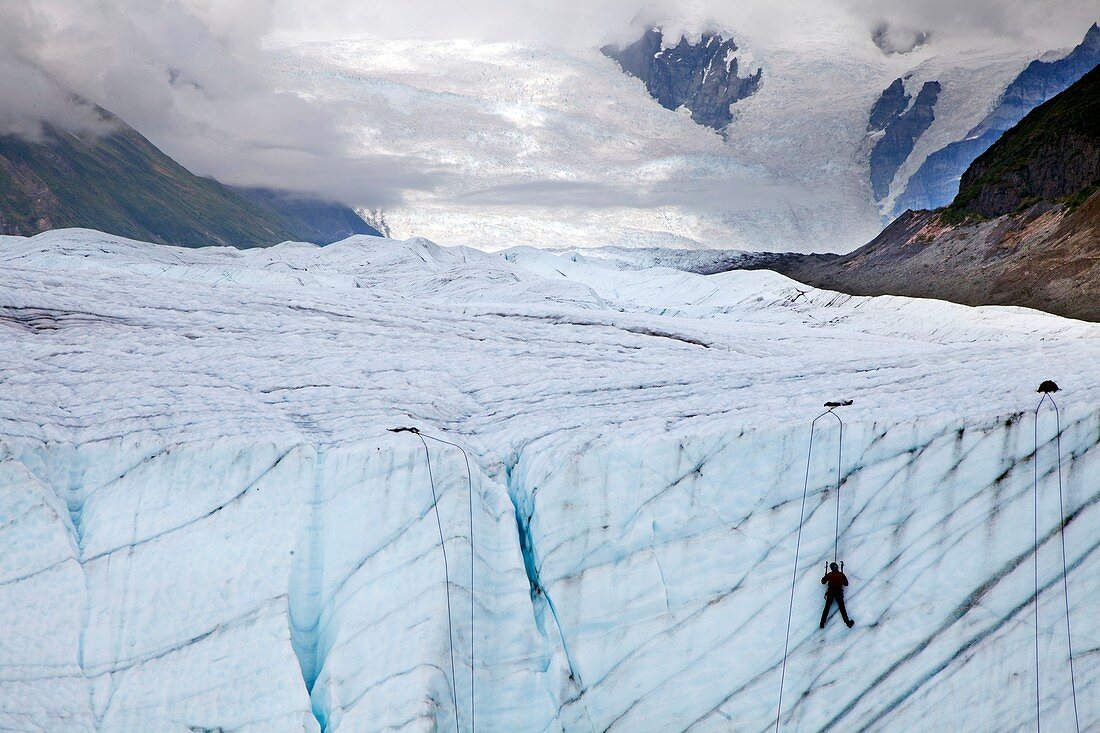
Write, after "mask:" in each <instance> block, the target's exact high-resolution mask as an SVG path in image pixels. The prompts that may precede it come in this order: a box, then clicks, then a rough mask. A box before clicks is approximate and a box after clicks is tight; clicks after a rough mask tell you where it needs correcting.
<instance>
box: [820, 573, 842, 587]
mask: <svg viewBox="0 0 1100 733" xmlns="http://www.w3.org/2000/svg"><path fill="white" fill-rule="evenodd" d="M821 584H822V585H825V584H828V585H829V590H831V591H843V590H844V586H846V585H848V578H846V577H845V576H844V573H842V572H840V571H839V570H830V571H829V572H827V573H825V577H824V578H822V579H821Z"/></svg>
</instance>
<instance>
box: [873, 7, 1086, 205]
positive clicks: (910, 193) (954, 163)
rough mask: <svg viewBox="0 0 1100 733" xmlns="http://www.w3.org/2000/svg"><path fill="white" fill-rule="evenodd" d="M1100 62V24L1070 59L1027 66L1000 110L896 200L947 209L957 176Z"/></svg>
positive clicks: (930, 160)
mask: <svg viewBox="0 0 1100 733" xmlns="http://www.w3.org/2000/svg"><path fill="white" fill-rule="evenodd" d="M1097 64H1100V26H1097V25H1096V24H1093V26H1092V27H1091V28H1090V29H1089V31H1088V33H1086V34H1085V37H1084V39H1083V40H1082V41H1081V43H1080V44H1078V45H1077V46H1076V47H1075V48H1074V49H1073V50H1072V51H1071V52H1070V53H1069V54H1068V55H1066V56H1065V57H1063V58H1061V59H1057V60H1054V61H1043V60H1036V61H1032V62H1031V63H1030V64H1028V66H1027V68H1025V69H1024V70H1023V71H1022V72H1020V74H1019V76H1017V77H1016V78H1015V79H1014V80H1013V81H1012V83H1011V84H1009V85H1008V87H1007V88H1006V89H1005V91H1004V93H1003V94H1002V95H1001V97H1000V99H999V100H998V102H997V104H996V106H995V107H994V108H993V109H992V110H991V111H990V112H989V114H988V115H986V116H985V118H984V119H983V120H982V121H981V122H980V123H979V124H978V125H977V126H975V127H974V128H973V129H971V130H970V131H969V132H968V133H967V134H966V136H965V137H964V138H963V139H961V140H957V141H955V142H952V143H950V144H949V145H947V146H945V147H943V148H941V149H939V150H936V151H935V152H933V153H931V154H930V155H928V157H927V158H925V160H924V162H923V163H921V165H920V167H919V168H917V170H916V172H914V173H913V174H912V176H910V177H909V179H908V181H907V182H906V183H905V184H904V190H903V191H902V193H901V194H900V195H899V196H898V197H897V199H896V200H895V202H894V207H893V210H894V212H895V213H896V214H900V213H902V212H904V211H905V210H906V209H913V210H918V209H932V208H938V207H940V206H945V205H947V204H948V203H950V201H951V200H952V198H954V196H955V194H956V193H957V192H958V190H959V178H960V177H961V175H962V173H963V172H964V171H965V170H966V169H967V167H968V166H969V165H970V163H971V162H973V161H974V159H975V158H977V157H978V156H979V155H981V154H982V153H983V152H984V151H985V150H987V149H988V148H989V146H990V145H992V144H993V143H994V142H996V141H997V139H998V138H1000V136H1001V135H1002V134H1004V132H1005V131H1006V130H1008V129H1010V128H1011V127H1012V126H1013V125H1015V124H1016V123H1017V122H1019V121H1020V120H1021V119H1023V117H1024V116H1025V115H1026V114H1027V113H1028V112H1030V111H1031V110H1032V109H1034V108H1035V107H1037V106H1038V105H1040V104H1042V103H1043V102H1046V101H1047V100H1049V99H1051V98H1052V97H1054V96H1056V95H1057V94H1059V93H1060V92H1062V91H1063V90H1065V89H1067V88H1068V87H1069V86H1070V85H1071V84H1073V83H1074V82H1076V81H1077V80H1078V79H1080V78H1081V77H1082V76H1084V75H1085V74H1086V73H1088V72H1089V71H1091V70H1092V69H1093V68H1095V67H1096V65H1097Z"/></svg>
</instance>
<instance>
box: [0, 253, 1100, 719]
mask: <svg viewBox="0 0 1100 733" xmlns="http://www.w3.org/2000/svg"><path fill="white" fill-rule="evenodd" d="M0 270H2V272H3V281H4V283H5V288H4V289H3V290H2V291H0V344H2V348H0V374H2V377H3V387H4V388H3V390H0V548H2V549H3V552H2V553H0V620H2V623H3V626H2V628H3V629H4V631H3V632H0V725H2V726H3V727H4V728H7V729H12V730H21V731H22V730H51V731H90V730H98V731H134V730H182V731H187V730H191V731H203V730H219V729H220V730H235V731H317V730H325V731H375V730H401V731H431V730H453V729H454V728H455V727H456V723H455V719H456V715H455V713H456V711H455V709H454V705H453V704H452V702H451V700H452V695H453V697H455V698H457V701H458V709H457V718H458V727H459V729H461V730H470V729H471V728H474V729H477V730H484V731H490V730H493V731H520V730H522V731H528V730H530V731H554V730H559V731H560V730H567V731H605V730H611V731H667V730H692V731H729V730H747V731H763V730H766V729H768V728H769V727H770V726H772V725H774V715H775V702H776V697H777V694H778V681H779V664H780V662H781V654H782V642H783V632H784V628H785V620H786V616H785V614H786V611H787V601H788V595H787V594H788V592H789V588H790V585H789V584H790V580H791V570H792V563H793V561H794V560H795V558H794V536H795V532H796V529H797V524H798V515H799V509H800V507H799V501H800V498H801V493H802V481H803V476H804V475H805V474H804V472H805V470H806V463H805V460H806V447H807V446H806V439H807V437H808V433H807V428H808V422H809V419H810V418H812V417H813V416H814V415H815V414H817V413H818V412H820V404H821V402H822V401H824V399H828V398H832V397H838V396H847V397H853V398H855V399H856V404H855V405H853V406H852V407H851V408H847V411H846V412H845V413H844V414H845V419H846V420H847V423H848V430H847V432H846V435H845V443H844V457H843V462H842V470H843V483H842V495H841V499H842V502H841V504H840V526H841V530H842V533H841V536H840V554H841V557H842V558H843V559H844V560H845V561H846V571H847V572H848V574H849V576H850V577H851V579H852V581H853V585H852V589H851V591H850V593H849V597H848V599H849V609H850V611H851V613H852V615H853V616H854V617H855V619H856V621H857V624H856V627H855V628H854V629H852V630H851V631H849V630H848V629H845V628H843V627H842V626H840V625H839V624H837V623H835V622H834V623H833V624H831V625H830V626H829V628H828V629H826V630H825V631H819V630H817V628H816V620H817V616H818V614H819V613H820V606H819V604H820V603H821V590H820V585H819V584H818V578H819V577H820V570H821V563H822V561H824V560H825V559H827V558H829V557H830V556H831V552H832V543H833V531H832V530H833V522H834V517H835V515H834V512H835V511H836V506H837V505H836V503H835V502H836V499H837V497H836V496H835V491H834V490H833V489H832V486H833V481H834V479H835V477H834V476H833V474H832V473H831V471H833V470H834V467H835V463H834V461H835V458H836V453H835V450H836V434H835V433H833V432H830V431H828V430H826V431H824V432H822V433H820V434H819V436H818V439H817V443H816V444H815V447H814V453H813V455H812V460H811V462H810V483H809V506H808V512H807V521H806V525H805V531H804V535H803V544H802V552H801V554H800V556H799V562H800V570H799V574H798V582H797V585H796V598H795V606H794V624H793V629H792V635H791V655H790V658H789V661H788V669H787V680H786V690H787V692H786V696H785V700H786V703H785V705H784V710H783V722H784V727H783V730H817V731H827V730H846V731H847V730H857V731H870V730H924V731H931V730H1004V731H1009V730H1026V729H1029V726H1031V725H1032V724H1033V722H1032V721H1033V716H1034V709H1033V703H1032V698H1031V695H1032V694H1033V687H1032V685H1033V681H1034V677H1033V670H1032V665H1033V651H1032V643H1033V630H1032V626H1031V623H1032V621H1031V614H1032V612H1033V610H1034V607H1035V606H1034V604H1035V601H1036V599H1035V598H1034V594H1033V579H1032V565H1031V563H1032V559H1033V555H1032V544H1031V528H1032V498H1031V480H1032V471H1033V470H1034V467H1035V456H1034V454H1033V449H1032V432H1031V424H1030V418H1029V417H1027V416H1026V415H1024V414H1022V412H1023V411H1025V410H1027V409H1029V408H1031V407H1032V406H1033V405H1034V403H1035V402H1036V401H1037V400H1035V399H1034V395H1033V393H1032V390H1033V389H1034V386H1035V385H1036V384H1037V383H1038V381H1039V380H1040V379H1043V378H1048V377H1049V378H1054V379H1055V380H1056V381H1058V382H1059V383H1061V384H1062V386H1063V387H1064V388H1066V391H1065V392H1064V393H1062V394H1061V395H1060V397H1061V402H1062V405H1063V419H1062V426H1063V432H1062V434H1061V447H1062V452H1063V457H1064V463H1063V479H1064V482H1065V489H1066V499H1067V504H1066V512H1067V518H1068V524H1067V535H1066V538H1067V542H1068V561H1069V567H1070V574H1069V584H1070V592H1071V597H1072V600H1073V612H1074V616H1073V622H1074V632H1075V638H1074V641H1075V645H1076V651H1077V658H1076V662H1077V677H1078V680H1077V681H1078V699H1079V702H1080V706H1081V715H1082V723H1083V725H1085V726H1086V728H1087V727H1088V726H1094V725H1095V724H1096V722H1097V721H1098V720H1100V706H1098V703H1097V701H1098V700H1100V695H1098V694H1097V692H1098V689H1100V664H1098V663H1097V659H1098V656H1097V649H1098V646H1100V625H1098V621H1097V617H1096V615H1095V614H1094V613H1092V612H1091V611H1092V608H1091V606H1092V604H1093V599H1095V598H1096V597H1097V594H1098V593H1100V574H1098V573H1097V561H1098V553H1097V546H1098V542H1097V537H1096V531H1095V528H1096V527H1097V522H1098V521H1100V506H1098V502H1100V483H1098V481H1097V478H1098V476H1100V448H1097V445H1098V443H1100V388H1098V387H1097V386H1096V385H1095V380H1094V379H1093V377H1094V376H1095V374H1094V370H1095V363H1096V361H1097V357H1098V356H1100V330H1098V328H1097V327H1096V326H1093V325H1088V324H1083V323H1079V322H1074V321H1068V320H1063V319H1059V318H1055V317H1051V316H1045V315H1042V314H1037V313H1034V312H1028V311H1022V310H1017V309H1009V308H986V309H971V308H965V307H962V306H954V305H949V304H945V303H939V302H936V301H918V300H908V299H902V298H850V297H847V296H841V295H837V294H835V293H829V292H826V291H818V290H812V289H807V288H805V287H802V286H798V285H797V284H796V283H794V282H793V281H790V280H787V279H785V278H782V277H780V276H777V275H774V274H772V273H768V272H732V273H725V274H721V275H714V276H706V277H704V276H699V275H692V274H688V273H682V272H675V271H671V270H663V269H650V270H640V271H616V270H612V269H606V268H603V267H599V266H598V265H596V264H593V263H592V262H586V261H573V259H571V258H567V257H555V256H553V255H549V254H546V253H540V252H536V251H532V250H513V251H510V252H508V253H506V254H505V255H504V256H503V257H500V256H492V255H486V254H483V253H480V252H476V251H472V250H465V249H443V248H439V247H436V246H434V245H432V244H430V243H428V242H426V241H423V240H410V241H408V242H394V241H389V240H378V239H372V238H357V239H352V240H348V241H347V242H344V243H342V244H339V245H335V246H333V247H330V248H325V249H317V248H314V247H310V246H305V245H291V244H288V245H281V246H280V247H277V248H274V249H271V250H263V251H252V252H239V251H235V250H227V249H214V250H197V251H194V250H177V249H171V248H163V247H152V246H149V245H144V244H140V243H133V242H128V241H126V240H119V239H116V238H112V237H107V236H104V235H99V234H97V233H92V232H76V231H70V232H58V233H53V234H50V235H43V236H40V237H37V238H34V239H30V240H23V239H18V238H5V239H3V240H0ZM408 424H415V425H418V426H420V427H421V428H422V429H423V430H424V431H425V432H426V433H430V434H433V435H438V436H441V437H446V438H448V439H450V440H453V441H454V442H456V443H459V444H460V445H462V446H464V447H465V448H466V450H467V451H468V452H469V454H470V457H471V461H472V467H473V470H472V481H471V484H472V495H471V494H470V493H468V488H467V486H468V485H467V479H466V469H465V463H464V460H463V456H462V454H461V452H460V451H459V450H457V449H454V448H451V447H450V446H443V445H438V444H435V443H430V444H429V450H430V458H431V471H432V475H433V476H434V478H435V481H436V488H437V491H438V494H439V503H438V512H439V517H440V520H441V524H442V527H443V530H444V536H445V539H446V545H447V552H448V559H449V566H448V569H449V573H450V578H451V587H450V590H451V597H450V601H451V611H452V614H451V628H450V629H449V628H448V614H447V596H446V594H445V585H444V582H443V578H444V567H443V559H442V556H441V553H440V547H439V540H438V536H437V529H436V524H435V514H434V511H435V509H433V503H432V494H431V485H430V483H429V473H428V464H427V463H426V462H425V456H424V447H423V446H422V445H421V444H420V442H419V440H417V439H416V438H415V437H414V436H411V435H409V434H393V433H390V432H387V430H386V429H387V428H390V427H395V426H398V425H408ZM1040 428H1041V430H1040V436H1039V442H1040V453H1039V456H1038V460H1039V464H1038V465H1039V475H1040V479H1041V495H1040V504H1039V512H1040V513H1039V520H1040V526H1039V532H1040V540H1041V543H1040V549H1039V555H1038V562H1039V564H1038V572H1039V583H1040V586H1041V592H1040V595H1039V597H1038V604H1039V619H1040V658H1041V661H1042V688H1041V689H1042V716H1043V722H1044V725H1046V726H1048V727H1049V728H1050V729H1051V730H1068V729H1069V726H1070V725H1071V724H1072V723H1071V718H1070V716H1071V714H1072V713H1071V710H1070V707H1069V704H1070V702H1069V688H1068V679H1067V674H1066V668H1065V661H1066V653H1065V645H1064V618H1065V617H1064V612H1063V609H1062V606H1061V604H1062V596H1061V589H1060V578H1061V561H1060V550H1059V545H1058V536H1057V534H1056V532H1055V529H1056V527H1057V523H1058V511H1057V503H1056V496H1057V495H1056V493H1055V492H1056V488H1055V487H1056V483H1055V476H1054V473H1053V471H1054V465H1055V461H1054V442H1053V440H1054V428H1053V422H1052V419H1051V415H1050V414H1049V413H1044V415H1043V422H1042V423H1041V425H1040ZM471 498H472V506H473V517H472V530H473V531H472V532H471V521H470V514H469V511H470V509H469V507H470V503H469V502H470V499H471ZM471 554H472V559H473V570H474V573H473V578H472V580H473V584H472V585H473V588H472V595H471V576H470V561H471ZM471 598H472V600H473V604H474V618H473V625H472V628H471V622H470V616H469V613H470V602H471ZM452 632H453V633H452ZM452 637H453V650H454V666H455V674H454V675H452V672H451V654H450V648H451V645H450V643H449V638H452ZM471 650H472V658H471ZM471 662H472V668H473V685H472V686H471V680H470V668H471ZM452 691H453V692H452ZM471 707H472V714H471ZM930 711H934V712H933V713H930Z"/></svg>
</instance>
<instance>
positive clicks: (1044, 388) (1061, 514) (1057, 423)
mask: <svg viewBox="0 0 1100 733" xmlns="http://www.w3.org/2000/svg"><path fill="white" fill-rule="evenodd" d="M1039 391H1040V392H1042V393H1043V397H1042V399H1040V400H1039V404H1038V405H1036V406H1035V423H1034V436H1035V452H1034V453H1033V454H1032V456H1033V459H1034V469H1035V477H1034V486H1033V489H1034V490H1033V492H1032V496H1033V502H1032V503H1033V519H1034V524H1033V539H1034V553H1033V563H1032V565H1033V571H1034V580H1035V730H1036V731H1037V732H1038V731H1040V730H1041V727H1040V716H1039V700H1040V696H1039V410H1040V409H1041V408H1042V406H1043V403H1045V402H1047V401H1048V400H1049V401H1050V405H1051V407H1053V408H1054V430H1055V432H1054V445H1055V450H1056V452H1057V460H1058V463H1057V465H1056V466H1055V473H1056V474H1057V476H1058V518H1059V520H1060V524H1059V526H1058V535H1059V537H1060V539H1061V544H1062V595H1063V597H1064V598H1065V602H1066V646H1067V648H1068V650H1069V681H1070V690H1071V692H1072V696H1073V721H1074V723H1075V724H1076V729H1077V733H1081V718H1080V716H1079V714H1078V712H1077V678H1076V675H1075V674H1074V670H1073V631H1072V629H1071V627H1070V610H1069V608H1070V606H1069V578H1068V575H1069V569H1068V565H1069V563H1068V562H1067V560H1066V511H1065V504H1064V501H1063V489H1062V415H1061V412H1060V411H1059V409H1058V403H1057V402H1055V401H1054V397H1053V394H1054V393H1055V392H1057V391H1058V385H1056V384H1054V382H1050V381H1046V382H1043V383H1042V384H1041V385H1040V386H1039Z"/></svg>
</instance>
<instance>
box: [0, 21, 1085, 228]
mask: <svg viewBox="0 0 1100 733" xmlns="http://www.w3.org/2000/svg"><path fill="white" fill-rule="evenodd" d="M1093 15H1095V6H1094V5H1093V4H1092V3H1090V2H1086V1H1084V0H1049V1H1047V0H1008V1H1005V0H978V1H976V2H966V3H960V2H957V0H921V2H919V3H911V2H906V1H904V0H875V1H874V2H871V1H870V0H785V1H784V2H781V3H775V2H769V1H768V0H750V1H749V2H745V3H738V4H737V5H736V7H732V6H730V4H729V3H724V2H718V1H717V0H686V1H685V0H659V1H658V2H650V3H645V4H640V3H639V2H638V0H600V1H598V2H585V1H583V0H470V1H469V2H464V3H454V2H441V1H440V0H406V1H405V2H402V3H347V2H344V1H343V0H316V1H315V2H306V0H137V1H133V0H101V1H100V2H96V3H86V2H82V1H81V0H30V2H26V3H5V4H4V5H3V6H0V95H2V98H3V99H4V103H3V105H2V107H0V134H17V135H21V136H24V137H29V138H34V137H36V136H39V135H41V133H42V130H43V124H50V125H53V126H56V127H59V128H62V129H65V130H69V131H73V132H76V133H79V134H103V133H105V132H109V130H110V125H109V123H107V122H105V121H104V119H103V117H102V116H101V115H100V114H99V113H98V111H97V110H96V106H95V105H102V106H103V107H104V108H106V109H109V110H110V111H112V112H114V113H115V114H117V115H118V116H119V117H121V118H122V119H124V120H125V121H127V122H128V123H130V124H132V125H133V126H134V127H136V128H137V129H138V130H139V131H140V132H142V133H143V134H145V135H146V136H147V137H149V138H150V139H151V140H152V141H153V142H154V143H155V144H156V145H158V146H159V147H161V148H162V149H163V150H165V152H167V153H168V154H169V155H171V156H173V157H175V158H176V159H177V160H179V161H180V162H181V163H183V164H184V165H186V166H187V167H189V168H191V169H192V170H193V171H195V172H196V173H199V174H202V175H212V176H215V177H217V178H219V179H220V180H223V181H224V182H226V183H230V184H239V185H265V186H273V187H283V188H291V189H297V190H303V191H314V192H317V193H320V194H322V195H324V196H326V197H329V198H332V199H334V200H339V201H341V202H343V203H347V204H350V205H355V206H365V207H384V206H386V205H389V204H392V203H394V202H395V201H398V200H400V198H401V195H402V192H403V191H409V190H428V189H432V188H434V187H437V186H439V185H441V182H443V181H445V180H446V177H447V176H448V175H451V174H450V173H448V172H447V171H446V170H440V169H438V167H433V165H431V164H429V163H427V162H426V161H423V160H418V159H415V158H408V157H402V156H395V155H385V156H369V155H366V156H365V155H364V154H363V153H362V152H361V151H359V152H355V151H356V150H357V148H356V146H355V145H354V141H353V140H352V139H350V136H351V135H352V133H350V132H349V131H347V130H346V129H344V128H342V127H341V125H340V124H339V120H340V119H341V118H342V116H343V115H341V114H340V110H338V109H333V108H332V107H331V104H332V103H331V102H326V103H324V104H322V103H319V102H317V101H315V100H310V99H306V98H303V97H301V96H298V95H296V94H293V93H288V92H283V91H280V90H278V89H276V88H274V87H273V86H272V84H271V82H270V81H269V80H268V78H267V77H266V76H265V68H266V65H267V63H268V58H267V55H266V54H265V52H264V44H265V40H266V39H270V38H273V37H276V38H278V37H283V38H285V37H291V38H296V39H307V38H312V39H316V38H335V37H343V36H351V35H358V36H362V35H367V36H373V37H379V38H475V39H481V40H519V39H523V40H539V41H544V42H548V43H555V44H561V45H566V46H596V45H598V44H600V43H603V42H606V41H609V40H623V39H630V38H632V37H633V36H635V35H636V34H637V33H638V31H639V29H640V28H641V27H644V26H645V25H647V24H650V23H662V24H664V25H665V26H666V27H667V28H669V29H670V30H671V31H672V32H673V33H678V32H684V33H687V34H688V35H696V34H698V33H699V32H701V31H702V30H705V29H707V28H709V27H712V26H716V25H717V26H721V27H725V28H728V29H730V30H735V31H736V32H737V33H738V34H740V35H743V36H746V37H748V38H750V39H751V43H750V47H751V48H752V49H764V50H766V49H767V48H768V47H769V46H770V47H775V46H781V45H783V44H787V43H794V42H797V41H798V40H799V39H805V38H812V37H813V36H814V35H815V34H817V35H821V34H827V33H846V34H857V35H859V34H862V36H863V37H864V39H865V40H866V44H867V47H868V49H869V50H870V51H874V50H875V49H874V45H873V43H872V38H873V35H874V33H875V30H876V29H881V28H884V27H885V28H888V29H891V31H890V33H888V34H887V35H886V36H884V37H886V38H889V39H890V43H891V50H895V51H896V50H898V49H897V48H894V46H897V45H898V43H900V42H898V41H896V40H895V39H896V38H899V37H903V36H904V35H905V34H906V33H913V34H931V36H930V38H931V41H928V39H927V38H925V40H926V41H927V42H928V43H930V44H939V43H943V44H961V45H966V44H985V45H989V44H1006V45H1008V44H1015V45H1017V46H1019V45H1021V44H1022V45H1026V46H1029V47H1035V48H1037V49H1045V48H1055V47H1060V46H1068V45H1072V44H1073V43H1074V42H1076V40H1078V39H1079V37H1080V35H1081V33H1082V32H1083V30H1084V29H1085V28H1087V26H1088V24H1089V23H1091V22H1092V20H1094V18H1093V17H1092V16H1093ZM898 29H901V30H898Z"/></svg>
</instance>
